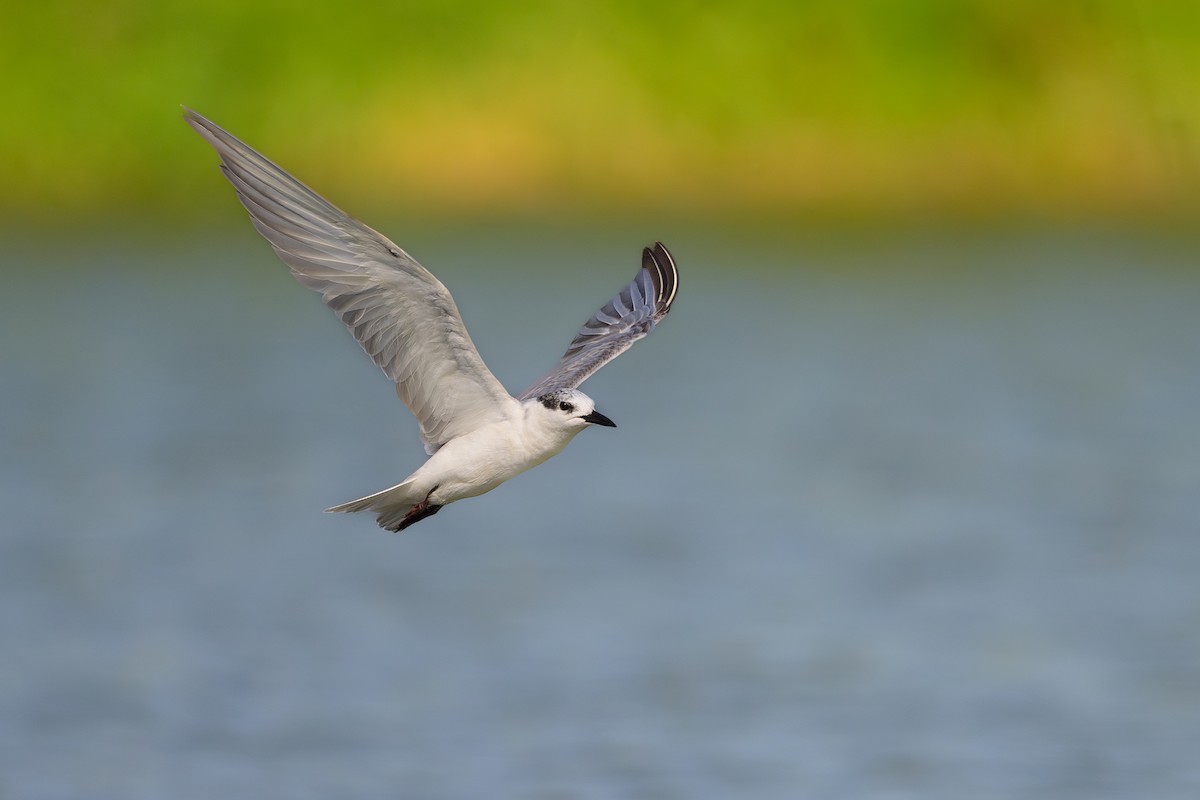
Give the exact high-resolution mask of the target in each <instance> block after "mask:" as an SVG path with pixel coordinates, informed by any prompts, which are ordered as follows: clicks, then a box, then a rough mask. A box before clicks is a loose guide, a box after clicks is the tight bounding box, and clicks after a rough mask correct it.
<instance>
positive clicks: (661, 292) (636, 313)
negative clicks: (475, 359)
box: [520, 242, 679, 400]
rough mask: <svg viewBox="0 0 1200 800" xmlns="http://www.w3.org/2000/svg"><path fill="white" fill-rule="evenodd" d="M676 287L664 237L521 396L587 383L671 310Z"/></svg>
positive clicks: (676, 281)
mask: <svg viewBox="0 0 1200 800" xmlns="http://www.w3.org/2000/svg"><path fill="white" fill-rule="evenodd" d="M678 289H679V272H678V271H677V270H676V269H675V259H673V258H671V254H670V253H668V252H667V248H665V247H663V246H662V242H655V243H654V247H653V248H649V247H647V248H645V249H644V250H642V268H641V269H640V270H639V271H638V274H637V275H636V276H634V278H633V280H632V281H630V283H629V285H628V286H626V287H625V288H624V289H622V290H621V292H620V293H619V294H618V295H617V296H616V297H614V298H613V299H612V300H609V301H608V303H606V304H605V306H604V308H602V309H600V310H599V311H597V312H596V313H595V314H593V315H592V318H591V319H589V320H588V321H587V322H585V323H584V325H583V327H582V328H580V329H579V333H577V334H576V335H575V339H574V340H572V342H571V346H570V347H568V348H567V352H566V353H565V354H563V357H562V360H561V361H560V362H558V366H557V367H556V368H555V369H554V371H553V372H551V373H550V374H548V375H546V376H545V377H544V378H542V379H541V380H540V381H538V382H537V383H535V384H534V385H533V386H530V387H529V388H528V389H526V390H525V391H524V392H522V393H521V396H520V399H521V400H527V399H529V398H531V397H541V396H542V395H544V394H546V393H548V392H552V391H554V390H555V389H574V388H575V387H576V386H578V385H579V384H581V383H583V382H584V381H585V380H587V379H588V377H589V376H590V375H591V374H592V373H593V372H595V371H596V370H598V369H600V368H601V367H603V366H604V365H605V364H607V363H608V362H610V361H612V360H613V359H614V358H616V357H617V356H619V355H621V353H624V352H625V351H626V350H628V349H629V348H630V347H631V346H632V345H633V343H634V342H636V341H637V340H638V339H641V338H642V337H644V336H645V335H646V334H648V333H650V331H652V330H654V326H655V325H657V324H658V321H659V320H661V319H662V318H663V317H665V316H666V315H667V312H668V311H670V310H671V303H672V302H674V301H675V293H676V291H677V290H678Z"/></svg>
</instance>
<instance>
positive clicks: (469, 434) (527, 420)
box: [184, 109, 679, 531]
mask: <svg viewBox="0 0 1200 800" xmlns="http://www.w3.org/2000/svg"><path fill="white" fill-rule="evenodd" d="M184 116H185V119H186V120H187V122H188V124H190V125H191V126H192V127H193V128H195V129H196V132H197V133H199V134H200V135H201V136H203V137H204V139H205V140H206V141H207V142H208V143H209V144H211V145H212V146H213V147H214V148H216V151H217V153H218V154H219V155H220V157H221V162H222V163H221V171H222V172H223V173H224V174H225V177H226V178H228V179H229V182H230V183H232V184H233V186H234V188H235V189H237V194H238V199H239V200H241V202H242V205H244V206H245V207H246V210H247V211H249V212H250V219H251V221H252V222H253V223H254V227H255V228H257V229H258V232H259V233H261V234H262V235H263V236H264V237H265V238H266V240H267V241H268V242H270V243H271V247H273V248H274V249H275V253H276V254H277V255H278V256H279V257H280V258H281V259H282V260H283V262H284V263H285V264H287V265H288V267H290V268H291V271H292V275H294V276H295V278H296V280H298V281H300V283H302V284H304V285H305V286H307V287H308V288H310V289H313V290H314V291H317V292H320V293H321V299H322V300H323V301H324V302H325V304H326V305H327V306H329V307H330V308H331V309H333V311H334V313H336V314H337V315H338V317H339V318H340V319H341V320H342V322H343V323H344V324H345V325H346V327H347V328H349V329H350V332H351V333H352V334H354V338H355V339H357V340H358V343H359V344H360V345H362V348H363V350H365V351H366V352H367V355H369V356H370V357H371V358H372V359H373V360H374V361H375V363H376V364H378V365H379V367H380V369H382V370H383V372H384V374H386V375H387V376H388V378H390V379H391V380H393V381H395V382H396V394H398V395H399V396H400V399H401V400H402V401H403V402H404V404H405V405H406V406H408V408H409V410H410V411H412V413H413V415H414V416H415V417H416V418H417V422H418V423H420V426H421V439H422V441H423V442H424V443H425V451H426V453H428V454H429V456H430V458H429V459H428V460H427V461H426V462H425V463H424V464H423V465H422V466H421V468H420V469H418V470H417V471H416V472H414V473H413V474H412V475H410V476H408V477H407V478H405V479H404V481H402V482H401V483H399V484H397V485H395V486H393V487H391V488H390V489H384V490H383V491H381V492H376V493H375V494H372V495H368V496H367V497H363V498H361V499H359V500H353V501H351V502H349V503H343V504H341V505H338V506H334V507H333V508H330V509H327V510H328V511H368V510H369V511H374V512H377V517H376V519H377V521H378V522H379V526H380V527H382V528H386V529H387V530H391V531H402V530H404V529H405V528H407V527H408V526H409V525H412V524H413V523H414V522H418V521H420V520H422V519H425V518H426V517H429V516H432V515H434V514H436V513H437V512H438V511H439V510H440V509H441V508H442V506H444V505H447V504H448V503H453V502H454V501H456V500H462V499H463V498H464V497H475V496H476V495H481V494H483V493H484V492H488V491H491V490H492V489H495V488H496V487H497V486H499V485H500V484H501V483H504V482H505V481H506V480H508V479H509V478H512V477H514V476H516V475H518V474H520V473H522V472H524V471H525V470H527V469H529V468H531V467H536V466H537V465H538V464H541V463H542V462H543V461H545V460H546V459H548V458H550V457H551V456H554V455H557V454H558V453H560V452H562V449H563V448H564V447H566V445H567V443H568V442H570V441H571V439H573V438H575V435H576V434H577V433H579V432H580V431H582V430H583V429H584V428H586V427H588V426H589V425H604V426H607V427H613V428H615V427H616V424H615V423H614V422H613V421H612V420H610V419H609V418H608V417H606V416H604V415H603V414H601V413H600V412H599V411H597V410H596V404H595V403H594V402H592V399H591V398H590V397H588V396H587V395H585V394H584V393H583V392H581V391H579V390H578V388H576V387H578V386H579V385H580V384H581V383H583V382H584V380H586V379H587V378H588V377H589V376H590V375H591V374H592V373H594V372H595V371H596V370H598V369H600V368H601V367H603V366H604V365H605V364H607V363H608V362H609V361H612V360H613V359H614V358H616V357H617V356H618V355H620V354H621V353H623V352H625V351H626V350H628V349H629V347H630V346H631V345H632V344H633V343H634V342H635V341H637V340H638V339H641V338H642V337H644V336H645V335H646V334H648V333H649V332H650V331H651V330H653V329H654V326H655V325H657V324H658V322H659V320H661V319H662V318H663V317H664V316H666V314H667V312H668V311H670V310H671V303H672V302H673V301H674V300H675V293H676V290H677V289H678V287H679V274H678V272H677V271H676V269H675V261H674V260H673V259H672V258H671V254H670V253H668V252H667V248H665V247H663V246H662V243H660V242H656V243H655V245H654V247H653V248H649V247H647V248H645V249H644V250H643V251H642V268H641V269H640V270H639V271H638V273H637V275H636V276H635V277H634V279H633V281H632V282H630V283H629V285H627V286H626V287H625V288H624V289H622V290H621V291H620V293H618V294H617V296H616V297H614V298H613V299H612V300H610V301H608V303H606V304H605V305H604V307H603V308H601V309H600V310H599V311H597V312H596V313H595V314H593V315H592V317H591V319H589V320H588V321H587V322H586V323H584V325H583V327H582V328H581V329H580V331H579V333H578V334H576V336H575V338H574V340H572V342H571V345H570V347H568V348H567V352H566V353H565V354H564V355H563V357H562V359H561V361H559V363H558V366H557V367H555V368H554V369H553V370H552V371H551V372H550V373H549V374H547V375H546V376H545V377H544V378H542V379H541V380H539V381H538V382H537V383H535V384H534V385H533V386H531V387H530V388H528V389H526V390H525V391H524V392H522V393H521V394H520V395H518V396H517V397H512V396H511V395H509V393H508V392H507V391H506V390H505V389H504V387H503V386H502V385H501V384H500V382H499V381H498V380H496V378H495V376H493V375H492V373H491V372H490V371H489V370H488V368H487V366H486V365H485V364H484V363H483V359H482V358H480V356H479V352H478V351H477V350H476V349H475V345H474V344H473V343H472V342H471V337H470V336H469V335H468V334H467V329H466V326H464V325H463V321H462V317H461V316H460V315H459V313H458V308H456V307H455V305H454V299H453V298H452V297H451V296H450V292H448V291H447V290H446V287H445V286H443V285H442V284H441V282H440V281H438V279H437V278H435V277H434V276H433V275H432V274H431V273H430V272H429V271H428V270H426V269H425V268H424V267H422V266H421V265H420V264H418V263H417V261H416V260H415V259H414V258H413V257H412V256H410V255H409V254H408V253H406V252H404V251H403V250H401V249H400V248H399V247H397V246H396V245H395V244H393V243H392V242H391V241H390V240H389V239H387V237H385V236H383V235H382V234H379V233H377V232H376V231H374V230H372V229H371V228H368V227H367V226H366V225H364V224H362V223H361V222H358V221H357V220H355V219H352V218H351V217H349V216H347V215H346V214H344V213H343V212H342V211H340V210H338V209H337V208H335V207H334V206H333V205H332V204H330V203H329V202H327V201H326V200H325V199H323V198H322V197H320V196H319V195H317V194H316V192H313V191H312V190H311V189H309V188H308V187H307V186H305V185H304V184H302V183H300V182H299V181H298V180H296V179H295V178H293V177H292V176H291V175H289V174H288V173H287V172H285V171H284V170H283V169H281V168H280V167H278V166H277V165H275V164H274V163H272V162H271V161H270V160H268V159H267V158H265V157H263V156H262V155H260V154H259V153H257V152H256V151H255V150H253V149H252V148H250V147H249V146H247V145H246V144H245V143H243V142H242V141H240V140H239V139H237V138H236V137H234V136H233V135H231V134H230V133H228V132H227V131H225V130H223V129H222V128H220V127H219V126H218V125H216V124H214V123H212V122H210V121H209V120H207V119H205V118H204V117H202V116H200V115H199V114H197V113H195V112H194V111H191V110H189V109H185V114H184Z"/></svg>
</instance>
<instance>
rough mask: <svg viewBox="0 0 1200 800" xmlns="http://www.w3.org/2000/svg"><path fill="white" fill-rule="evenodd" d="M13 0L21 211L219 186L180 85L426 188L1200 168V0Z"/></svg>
mask: <svg viewBox="0 0 1200 800" xmlns="http://www.w3.org/2000/svg"><path fill="white" fill-rule="evenodd" d="M4 16H5V18H6V19H5V24H4V25H3V26H0V74H3V75H5V76H6V80H5V83H6V88H5V92H4V102H3V103H2V104H0V174H3V176H4V181H3V182H2V184H0V210H2V211H3V212H4V213H5V214H6V215H7V216H8V217H9V218H10V219H12V218H13V217H14V216H15V217H18V218H32V219H37V218H39V217H43V218H56V217H58V216H60V215H62V214H67V215H73V214H77V215H90V214H98V213H108V212H129V211H133V212H154V213H156V214H158V213H163V214H167V215H170V214H183V213H185V212H186V213H188V214H193V213H195V210H196V209H197V208H199V207H204V206H207V205H208V204H209V202H210V199H211V198H212V197H213V196H214V195H215V194H217V193H218V192H224V191H227V190H226V188H225V187H223V186H220V185H219V181H218V180H215V179H214V177H213V174H212V167H213V156H212V154H211V153H210V152H206V150H205V148H204V146H203V144H202V143H201V142H200V140H199V139H197V138H196V137H195V136H194V135H192V134H191V133H190V132H189V131H188V130H187V129H186V127H185V126H184V125H183V124H182V123H181V122H180V119H179V108H178V107H179V104H180V103H186V104H188V105H190V106H192V107H194V108H196V109H197V110H199V111H200V112H201V113H204V114H206V115H208V116H211V117H213V118H214V119H215V120H216V121H218V122H219V123H220V124H222V125H224V126H226V127H228V128H230V129H231V130H232V131H233V132H234V133H236V134H238V135H239V136H241V137H243V138H245V139H247V140H248V141H249V142H250V143H252V144H254V145H256V146H257V147H259V148H260V149H262V150H264V151H265V152H266V153H267V154H268V155H270V156H271V157H272V158H274V159H276V160H278V161H280V162H282V163H283V164H284V165H285V166H287V167H288V168H289V169H291V170H292V171H294V172H296V173H298V174H299V175H301V176H303V177H304V179H306V180H307V181H308V182H310V183H312V184H314V185H315V186H317V187H318V188H319V189H321V190H322V191H323V192H325V193H327V194H334V195H335V197H336V196H342V197H344V196H347V195H349V194H351V193H352V194H353V195H354V196H355V197H357V198H359V199H360V201H361V203H366V204H370V203H372V202H374V203H378V204H380V205H383V204H387V205H388V206H389V207H390V208H392V209H394V210H401V211H410V212H414V213H415V212H425V213H428V214H434V215H436V214H440V213H455V214H463V213H473V214H481V215H490V214H524V213H545V212H550V211H553V212H557V213H562V214H567V215H570V214H584V213H598V212H608V213H614V214H622V213H641V212H647V211H658V212H663V213H666V212H675V213H682V214H696V215H699V216H713V215H728V216H743V217H750V216H754V217H758V216H764V215H765V216H775V217H781V218H789V217H791V216H793V215H797V214H812V215H818V216H835V217H836V216H849V217H855V218H857V217H865V218H868V219H870V218H895V217H902V218H906V217H913V216H917V217H921V216H945V215H949V216H952V217H988V216H994V215H997V214H1000V215H1013V214H1016V215H1034V216H1048V217H1051V218H1077V217H1089V216H1097V215H1098V216H1101V217H1106V218H1107V217H1132V218H1147V217H1150V218H1153V217H1161V216H1182V217H1185V218H1186V217H1189V216H1191V215H1192V214H1193V213H1194V212H1192V211H1191V206H1192V205H1194V201H1195V200H1196V199H1197V198H1198V196H1200V192H1197V188H1198V187H1200V167H1198V163H1200V3H1197V2H1196V1H1195V0H1156V2H1144V3H1143V2H1138V0H1124V1H1119V0H1091V1H1090V2H1089V1H1086V0H1064V1H1063V2H1052V3H1047V2H1044V0H1043V1H1040V2H1038V1H1035V0H856V2H837V1H836V0H810V1H809V2H798V3H783V2H767V1H766V0H742V2H739V3H736V4H718V5H714V4H694V3H685V2H673V1H672V2H656V3H645V2H633V0H622V1H619V2H608V3H595V4H593V3H575V2H566V0H563V1H562V2H530V3H485V2H468V1H467V0H459V1H458V2H454V1H453V0H445V1H443V2H431V1H429V0H426V1H425V2H416V3H382V4H381V3H374V2H361V0H345V1H344V2H339V3H329V2H303V1H300V2H298V1H297V0H287V1H286V2H285V1H284V0H259V2H246V0H208V2H205V3H182V2H176V1H175V0H168V1H167V2H163V1H162V0H111V1H110V2H104V3H90V2H71V1H70V0H51V1H50V2H39V3H18V4H14V5H13V7H12V8H9V9H7V10H6V11H5V14H4ZM351 187H353V189H352V190H351ZM358 208H359V210H361V205H360V206H359V207H358Z"/></svg>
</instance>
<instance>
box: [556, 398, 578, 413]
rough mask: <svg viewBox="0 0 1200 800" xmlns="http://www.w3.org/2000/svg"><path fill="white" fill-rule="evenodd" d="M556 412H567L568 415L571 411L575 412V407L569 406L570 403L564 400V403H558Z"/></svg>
mask: <svg viewBox="0 0 1200 800" xmlns="http://www.w3.org/2000/svg"><path fill="white" fill-rule="evenodd" d="M558 410H559V411H565V412H567V413H568V414H570V413H571V412H572V411H574V410H575V406H573V405H571V404H570V403H568V402H567V401H566V400H564V401H562V402H561V403H559V404H558Z"/></svg>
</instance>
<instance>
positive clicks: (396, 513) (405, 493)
mask: <svg viewBox="0 0 1200 800" xmlns="http://www.w3.org/2000/svg"><path fill="white" fill-rule="evenodd" d="M424 499H425V498H424V497H421V496H420V492H419V491H418V490H417V489H415V488H414V487H413V481H412V479H411V478H410V479H409V480H406V481H405V482H404V483H400V484H397V485H395V486H393V487H392V488H390V489H384V490H383V491H382V492H376V493H375V494H369V495H367V496H366V497H360V498H359V499H357V500H351V501H350V502H349V503H342V504H341V505H338V506H334V507H333V508H327V509H325V510H326V511H336V512H351V511H378V512H379V517H378V520H379V525H380V527H384V528H386V527H388V525H387V523H389V522H391V521H392V518H393V517H395V519H396V521H397V522H398V521H399V520H400V519H402V518H403V517H404V515H405V514H407V513H408V511H409V509H410V508H412V507H413V506H414V505H416V504H417V503H419V502H421V501H422V500H424Z"/></svg>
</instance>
